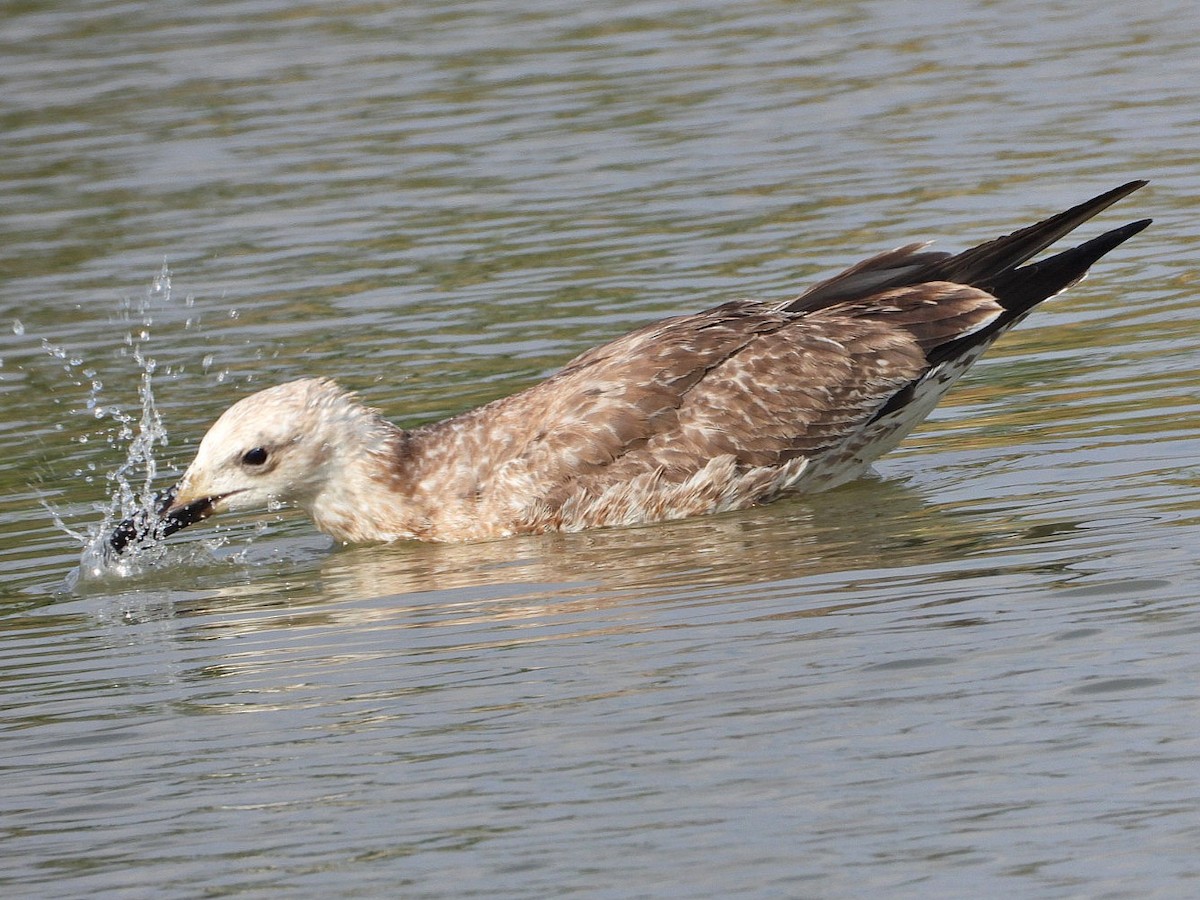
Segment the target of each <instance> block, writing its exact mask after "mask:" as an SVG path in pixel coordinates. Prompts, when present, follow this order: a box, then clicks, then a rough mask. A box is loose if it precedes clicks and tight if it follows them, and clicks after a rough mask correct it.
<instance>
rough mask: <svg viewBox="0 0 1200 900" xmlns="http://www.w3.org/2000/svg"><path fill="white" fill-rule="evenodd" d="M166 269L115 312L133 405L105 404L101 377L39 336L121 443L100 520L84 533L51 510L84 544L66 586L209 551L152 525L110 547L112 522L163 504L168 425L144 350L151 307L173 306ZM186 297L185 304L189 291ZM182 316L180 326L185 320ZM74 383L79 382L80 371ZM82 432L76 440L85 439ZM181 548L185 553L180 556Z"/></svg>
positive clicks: (142, 516) (142, 515)
mask: <svg viewBox="0 0 1200 900" xmlns="http://www.w3.org/2000/svg"><path fill="white" fill-rule="evenodd" d="M171 302H172V301H171V272H170V270H169V268H168V267H167V265H166V263H164V264H163V267H162V269H161V271H160V272H159V273H158V274H157V275H156V276H155V277H154V279H153V281H152V282H151V284H150V286H149V289H148V290H147V291H146V292H145V294H143V295H142V296H140V297H138V298H137V299H136V300H132V299H126V300H125V301H124V303H123V304H122V306H121V308H120V311H119V319H118V321H120V322H123V323H125V324H127V325H128V330H127V331H126V334H125V340H124V347H123V348H122V352H121V356H123V357H125V358H128V359H129V360H130V361H131V362H132V364H133V365H134V366H135V367H136V369H137V371H138V372H139V378H138V401H139V405H138V407H137V409H136V410H135V411H133V412H128V411H126V410H123V409H121V407H119V406H117V405H115V404H111V403H105V402H104V400H103V391H104V384H103V382H102V381H101V380H100V379H99V378H98V377H97V373H96V371H95V370H94V369H91V368H83V360H82V359H80V358H76V357H71V356H70V355H69V354H68V353H67V352H66V351H64V350H63V349H62V348H60V347H56V346H54V345H52V344H49V343H48V342H43V348H44V349H45V350H46V352H47V353H49V354H50V355H51V356H53V357H55V358H57V359H60V360H62V361H63V365H64V367H65V368H66V369H67V371H68V372H69V373H71V374H72V375H73V376H82V377H83V378H84V379H87V381H86V385H87V391H88V393H87V401H86V404H85V409H86V411H89V412H90V413H91V415H92V416H93V417H94V418H95V419H96V420H98V421H100V422H104V423H107V426H108V429H107V431H108V439H109V443H110V444H112V445H113V446H114V447H119V446H122V445H123V446H124V449H125V459H124V461H123V462H122V463H121V464H120V465H119V466H117V467H116V468H115V469H113V470H112V471H111V472H109V473H108V474H107V475H106V476H105V478H106V480H107V482H108V503H107V505H102V506H101V507H99V509H98V511H101V512H102V513H103V518H102V521H101V522H99V523H98V524H94V525H92V526H91V527H90V528H89V529H88V533H87V534H82V533H80V532H79V531H77V530H75V529H73V528H71V527H69V526H68V525H67V524H66V523H65V522H64V521H63V520H62V517H61V516H60V515H59V514H58V513H57V511H55V510H53V509H51V510H50V513H51V516H52V518H53V519H54V522H55V524H56V525H57V526H58V527H59V528H60V529H61V530H62V531H64V532H65V533H66V534H68V535H70V536H71V537H72V538H73V539H75V540H76V541H78V542H79V543H80V544H82V546H83V551H82V554H81V557H80V562H79V567H78V569H76V570H74V571H73V572H72V573H71V575H70V576H68V579H67V584H68V587H71V588H73V587H75V586H76V585H77V584H78V583H79V582H80V581H85V580H86V581H90V580H96V579H108V578H126V577H130V576H135V575H140V574H144V573H145V572H148V571H150V570H151V569H153V568H156V567H158V566H160V565H161V564H162V562H163V561H164V559H165V558H166V557H167V556H168V554H170V556H171V561H172V562H173V563H174V562H180V561H183V562H195V561H196V560H195V559H194V557H196V556H197V554H201V555H207V554H208V553H209V549H210V548H209V547H207V546H205V545H203V544H193V545H189V546H188V547H186V548H172V549H171V550H170V551H168V549H167V547H166V546H165V545H164V544H163V543H162V542H161V541H160V540H156V539H155V537H156V536H155V534H154V529H153V528H147V529H145V533H144V534H142V533H139V535H138V539H137V540H136V541H134V542H132V543H131V545H130V546H129V547H128V548H127V549H126V550H125V552H123V553H117V552H116V551H114V549H113V544H112V541H111V540H110V538H111V535H112V534H113V530H114V528H115V527H116V525H117V523H120V522H126V521H130V520H136V521H140V522H152V521H154V520H155V519H156V518H157V512H158V510H159V507H160V506H161V495H160V494H159V493H158V492H156V491H155V489H154V483H155V481H156V480H157V477H158V474H159V460H158V457H157V456H156V452H157V451H158V450H159V449H160V448H162V447H166V446H167V444H168V434H167V429H166V427H165V426H164V424H163V420H162V416H161V415H160V414H159V411H158V406H157V404H156V403H155V399H154V384H155V376H156V374H157V372H158V368H159V366H158V362H157V360H156V359H155V358H154V357H153V356H151V355H150V352H149V344H150V340H151V333H152V326H153V325H154V320H155V316H156V314H158V313H159V312H164V311H167V310H169V309H171ZM185 304H186V305H187V306H189V307H190V305H191V298H190V297H189V298H188V299H187V300H186V301H185ZM191 325H192V320H191V319H188V320H187V323H186V324H185V326H184V327H185V328H186V327H191ZM75 383H76V384H78V385H79V386H81V387H82V386H84V384H85V382H84V381H83V380H82V379H79V378H78V377H76V378H75ZM87 439H88V437H87V436H86V435H84V436H81V437H80V438H79V440H81V441H86V440H87ZM181 554H186V556H187V557H188V558H187V559H181V558H180V555H181Z"/></svg>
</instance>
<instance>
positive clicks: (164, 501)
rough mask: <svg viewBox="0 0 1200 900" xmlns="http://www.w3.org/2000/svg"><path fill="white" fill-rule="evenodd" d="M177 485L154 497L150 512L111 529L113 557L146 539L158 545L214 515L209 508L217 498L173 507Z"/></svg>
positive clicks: (192, 501) (135, 516)
mask: <svg viewBox="0 0 1200 900" xmlns="http://www.w3.org/2000/svg"><path fill="white" fill-rule="evenodd" d="M178 492H179V487H178V485H177V486H175V487H172V488H168V489H167V490H165V491H160V492H159V493H157V494H155V496H154V508H153V510H151V511H149V512H147V511H146V510H141V511H139V512H136V513H134V514H133V515H132V516H130V517H129V518H128V519H126V520H125V521H124V522H122V523H121V524H120V525H118V526H117V527H116V528H114V529H113V532H112V534H111V535H109V538H108V545H109V547H111V548H112V549H113V551H115V552H116V553H124V552H125V549H126V548H127V547H128V546H129V545H130V544H139V543H142V542H143V541H146V540H147V539H149V540H152V541H161V540H162V539H163V538H165V537H167V536H168V535H172V534H174V533H175V532H177V531H179V530H180V529H181V528H187V527H188V526H189V525H195V524H196V523H197V522H200V521H203V520H204V519H207V518H208V517H209V516H211V515H212V514H213V512H215V510H214V509H213V504H214V503H215V502H216V501H217V500H219V499H220V498H219V497H201V498H200V499H199V500H191V501H188V502H185V503H182V504H180V503H177V502H176V499H175V498H176V495H177V494H178Z"/></svg>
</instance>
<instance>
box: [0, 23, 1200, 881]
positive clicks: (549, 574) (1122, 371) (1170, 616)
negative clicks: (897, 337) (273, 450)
mask: <svg viewBox="0 0 1200 900" xmlns="http://www.w3.org/2000/svg"><path fill="white" fill-rule="evenodd" d="M1198 43H1200V13H1197V12H1196V10H1194V9H1193V7H1192V5H1190V4H1185V3H1171V2H1165V0H1164V2H1150V3H1142V4H1138V5H1137V6H1136V8H1135V7H1134V5H1133V4H1124V5H1118V4H1101V5H1099V6H1097V5H1090V6H1088V7H1087V8H1086V10H1084V8H1083V7H1082V6H1080V5H1079V4H1075V3H1070V2H1050V3H1031V2H1020V0H1000V2H970V3H953V4H952V3H938V2H935V3H932V4H931V3H928V2H923V3H920V4H918V3H909V2H897V3H876V4H850V5H847V4H841V3H807V4H787V3H778V2H749V3H738V4H722V3H712V2H692V3H689V2H681V0H661V2H654V0H639V2H617V0H604V2H598V3H591V4H588V5H586V6H581V7H579V8H577V9H571V8H569V7H565V6H564V5H563V4H560V3H549V2H526V3H518V4H489V3H478V2H448V3H441V4H436V5H428V4H426V5H417V6H415V7H414V6H412V5H405V4H400V5H396V4H374V3H356V4H350V5H343V6H339V7H338V8H337V9H336V10H334V9H333V8H332V7H330V6H328V5H327V4H313V3H303V2H300V3H280V2H276V0H248V2H207V3H199V4H190V5H180V4H162V3H157V4H155V3H144V2H127V3H115V2H112V0H94V2H80V3H76V4H72V8H71V9H70V10H60V9H58V8H57V7H56V6H55V5H53V4H40V3H32V2H31V3H23V4H18V5H16V6H14V7H13V8H12V9H11V10H9V11H8V12H6V14H5V16H4V20H3V23H2V24H0V81H2V83H3V85H4V90H3V91H2V92H0V125H2V133H3V135H4V139H3V140H2V141H0V185H2V187H3V192H4V196H5V198H6V199H5V203H4V204H3V206H2V208H0V238H2V240H0V273H2V275H3V281H2V282H0V284H2V287H0V360H2V363H0V449H2V452H0V485H2V486H3V491H2V492H0V494H2V496H0V603H2V604H3V611H4V618H3V620H2V623H3V626H4V627H3V629H2V633H3V637H2V638H0V673H2V676H3V682H2V684H3V688H2V693H0V710H2V712H3V726H2V727H3V729H4V732H3V733H4V751H5V752H4V754H3V759H2V760H0V775H2V780H3V784H4V785H5V787H4V789H3V791H2V792H0V834H3V836H4V842H5V853H4V855H3V859H4V861H3V862H2V863H0V886H3V889H4V891H5V894H6V896H8V895H11V896H47V895H54V896H63V897H66V896H78V897H87V896H98V895H107V896H112V895H120V896H156V897H195V896H200V895H206V896H239V895H249V896H253V895H263V896H266V895H271V896H278V895H280V894H284V895H286V896H290V897H339V896H347V897H348V896H376V895H378V896H396V895H402V896H489V897H490V896H560V895H569V894H576V895H598V896H697V895H708V896H722V897H724V896H821V897H835V896H844V897H851V896H862V895H863V894H864V893H867V892H877V893H885V894H887V895H890V896H912V895H921V896H945V897H958V896H964V895H967V894H969V893H972V892H974V893H978V894H984V895H993V894H1000V893H1001V892H1006V893H1015V894H1018V895H1020V896H1047V897H1075V896H1086V897H1103V896H1130V895H1137V896H1191V895H1192V894H1194V893H1195V891H1196V889H1197V885H1196V882H1197V878H1198V875H1200V867H1198V866H1197V864H1196V861H1195V847H1196V845H1197V841H1198V840H1200V788H1198V786H1197V781H1196V771H1197V761H1198V759H1200V739H1198V737H1197V726H1196V720H1197V717H1196V711H1197V709H1198V708H1200V692H1198V689H1197V685H1198V684H1200V663H1198V662H1197V659H1198V656H1197V653H1196V651H1195V644H1196V638H1197V635H1198V634H1200V608H1198V607H1197V602H1196V596H1197V591H1196V587H1197V583H1198V581H1200V579H1198V578H1197V571H1196V564H1195V550H1194V548H1195V547H1196V546H1197V543H1198V539H1200V528H1198V523H1197V517H1198V511H1200V486H1198V485H1200V471H1198V469H1197V464H1196V459H1197V450H1198V449H1200V441H1198V440H1197V427H1196V425H1197V400H1196V397H1197V396H1198V388H1200V375H1198V372H1197V368H1198V363H1200V358H1198V356H1197V352H1196V350H1195V348H1196V347H1197V345H1198V343H1200V318H1198V317H1197V315H1196V312H1195V300H1194V290H1195V282H1196V275H1195V266H1194V263H1193V260H1194V259H1195V256H1196V253H1197V250H1198V242H1197V234H1198V233H1200V229H1198V228H1197V224H1196V217H1195V214H1194V211H1193V209H1192V207H1193V206H1194V204H1193V202H1192V201H1193V198H1194V197H1195V196H1197V194H1198V193H1200V178H1198V177H1197V175H1196V172H1197V171H1198V163H1200V151H1197V147H1198V146H1200V141H1198V139H1200V125H1198V123H1197V118H1196V114H1195V110H1196V108H1197V106H1196V104H1197V100H1198V99H1200V98H1198V97H1197V88H1196V85H1197V84H1200V78H1198V75H1200V63H1197V61H1196V56H1195V49H1194V48H1195V47H1196V46H1197V44H1198ZM1135 177H1147V178H1151V179H1152V180H1153V184H1152V186H1151V187H1150V188H1149V189H1147V190H1145V191H1143V192H1140V193H1139V194H1137V195H1136V196H1135V197H1133V198H1131V199H1130V200H1128V201H1126V202H1125V203H1123V204H1122V205H1121V207H1120V208H1119V211H1118V210H1114V211H1113V212H1111V213H1108V214H1106V215H1105V222H1106V223H1109V224H1119V223H1120V222H1124V221H1128V220H1132V219H1136V218H1141V217H1143V216H1147V215H1149V216H1153V217H1154V218H1155V220H1156V221H1155V225H1154V226H1153V228H1152V229H1151V230H1149V231H1147V232H1145V233H1144V234H1143V235H1140V236H1139V237H1138V238H1137V239H1135V240H1134V241H1133V242H1131V243H1130V244H1128V245H1126V246H1124V247H1122V248H1121V249H1120V250H1119V251H1117V252H1116V253H1114V254H1113V255H1112V257H1111V258H1109V259H1106V260H1105V261H1103V262H1102V263H1101V264H1100V265H1099V266H1098V267H1097V268H1096V271H1095V272H1094V274H1093V275H1092V277H1091V278H1090V279H1089V280H1088V281H1087V282H1086V283H1085V284H1083V285H1081V286H1080V287H1078V288H1076V289H1075V290H1073V291H1072V292H1071V293H1070V294H1069V295H1067V296H1065V297H1064V298H1062V299H1060V300H1057V301H1055V302H1054V303H1053V304H1052V305H1051V306H1050V307H1049V308H1047V309H1045V310H1043V311H1040V312H1039V313H1038V314H1037V315H1036V316H1035V317H1034V318H1033V319H1031V320H1030V321H1029V322H1028V323H1027V324H1026V325H1025V326H1023V327H1022V328H1021V329H1020V330H1018V331H1017V332H1015V333H1013V334H1012V335H1010V336H1008V337H1007V338H1006V339H1005V340H1004V341H1003V342H1002V343H1001V345H1000V346H998V347H996V348H995V349H994V350H993V351H992V352H991V353H990V354H989V356H988V357H987V359H985V361H984V362H983V363H982V364H980V366H979V367H978V369H977V370H976V372H975V373H974V374H973V376H972V377H971V378H970V379H969V380H968V381H966V382H964V383H963V384H962V385H961V386H960V387H959V388H958V389H957V390H956V391H955V393H954V394H953V395H952V397H951V398H949V400H948V401H947V402H946V403H945V404H944V405H943V406H942V407H941V408H940V409H939V410H938V411H937V412H936V413H935V415H934V416H933V417H932V418H931V420H930V422H929V423H928V424H927V425H926V426H924V427H923V428H922V429H921V430H920V431H918V432H917V433H916V434H914V435H913V436H912V437H911V438H910V439H909V440H908V441H907V442H906V443H905V444H904V445H903V447H901V448H900V450H898V451H897V452H895V453H893V454H891V455H890V456H889V457H888V458H887V459H886V460H885V461H883V463H882V464H881V465H880V466H879V474H878V478H876V479H868V480H865V481H863V482H861V483H858V484H854V485H849V486H847V487H846V488H844V489H841V490H839V491H836V492H833V493H831V494H829V495H826V496H822V497H820V498H817V499H815V500H814V501H811V502H804V501H799V500H797V501H789V502H784V503H779V504H776V505H774V506H770V507H767V508H764V509H758V510H752V511H747V512H744V513H738V514H734V515H727V516H720V517H714V518H711V519H703V520H696V521H689V522H681V523H674V524H669V525H663V526H653V527H646V528H637V529H625V530H613V531H604V532H594V533H590V534H582V535H571V536H548V537H544V538H528V539H519V540H511V541H502V542H495V543H490V544H484V545H476V546H469V547H453V546H451V547H441V546H422V545H415V546H395V547H358V548H333V547H331V546H330V544H329V542H328V541H327V540H326V539H325V538H323V537H321V536H320V535H318V534H316V533H315V532H313V530H312V529H311V527H310V526H309V525H307V524H306V523H305V522H303V521H298V520H294V519H285V520H277V519H275V518H274V517H262V518H259V519H252V520H249V521H242V522H230V523H226V525H225V526H224V528H223V529H222V530H220V531H216V532H214V530H213V529H194V530H193V531H192V532H191V533H185V534H182V535H179V538H181V539H182V540H180V541H179V542H178V544H179V545H180V546H186V547H192V548H193V549H194V550H195V551H196V552H195V553H194V554H193V555H192V556H191V557H190V559H189V561H186V562H185V561H180V562H179V563H178V564H177V565H173V566H167V567H164V568H162V569H159V570H155V571H154V572H152V573H150V574H149V575H147V576H144V577H141V578H136V579H124V580H122V579H111V580H109V581H103V582H85V583H83V584H81V585H80V586H78V587H77V588H76V589H75V590H73V591H72V590H68V589H66V588H65V587H64V583H65V579H66V578H67V576H68V573H69V572H70V571H71V569H72V568H73V567H75V566H76V565H77V563H78V558H79V548H78V545H77V544H76V543H75V542H73V541H72V540H71V539H70V538H69V537H67V536H66V535H65V534H64V533H63V532H62V531H61V530H60V529H59V528H57V527H56V526H55V524H54V523H53V521H52V518H51V515H50V513H49V512H48V511H47V509H46V506H45V505H44V504H45V503H49V504H51V505H52V506H53V507H54V508H55V509H56V510H57V511H58V513H59V514H60V515H61V516H62V518H63V519H64V521H65V522H67V523H68V524H69V525H71V526H72V527H74V528H76V529H85V528H86V527H87V525H88V524H89V523H93V522H95V521H97V519H98V518H99V516H100V510H101V508H103V507H104V506H106V500H107V496H108V493H109V491H110V489H111V485H110V484H109V483H108V482H107V481H106V479H105V474H106V473H109V472H112V471H114V470H115V469H116V468H117V467H118V466H119V465H120V464H121V463H122V461H123V460H124V458H125V450H124V446H123V443H122V441H121V440H119V439H118V434H117V433H118V432H119V431H120V427H119V423H118V420H117V419H115V418H114V417H113V415H106V416H105V417H103V418H100V419H97V418H96V416H95V414H94V409H89V408H88V403H89V401H90V400H95V401H96V402H97V403H98V405H100V406H101V407H102V408H103V407H109V406H115V407H117V408H119V409H120V410H121V414H123V415H132V416H136V415H138V414H140V409H139V400H138V385H139V381H140V379H141V377H142V374H143V368H142V366H141V364H140V363H138V361H137V360H136V359H134V358H133V355H132V345H133V344H137V345H138V346H139V347H140V348H141V350H142V351H143V352H144V353H145V354H146V355H147V356H149V357H151V358H153V359H154V360H155V363H156V368H155V374H154V393H155V397H156V400H157V403H158V409H159V412H160V413H161V415H162V417H163V420H164V422H165V423H166V426H167V429H168V432H169V436H170V438H169V441H170V442H169V444H168V445H167V446H166V447H161V448H159V454H160V455H159V462H160V465H161V470H162V473H163V479H164V480H169V479H170V477H171V475H172V474H177V473H178V471H179V469H180V468H181V467H182V466H183V465H185V464H186V462H187V461H188V459H189V457H190V453H191V450H192V448H194V445H195V443H196V441H197V440H198V439H199V437H200V436H201V434H202V433H203V430H204V428H205V427H206V425H207V424H208V423H209V422H210V421H211V420H212V419H213V418H214V417H215V416H216V415H218V414H219V413H220V411H221V410H223V409H224V408H225V407H226V406H228V405H229V404H230V403H231V402H232V401H233V400H235V399H236V398H238V397H241V396H244V395H245V394H246V393H247V392H249V391H250V390H252V389H254V388H256V387H258V386H265V385H267V384H273V383H276V382H279V381H283V380H286V379H289V378H293V377H296V376H299V375H302V374H323V375H330V376H334V377H336V378H338V379H339V380H340V381H341V382H342V383H344V384H346V385H347V386H349V387H352V388H354V389H356V390H359V391H361V392H362V394H363V395H364V397H365V398H366V399H367V400H368V402H370V403H371V404H372V405H375V406H378V407H380V408H381V409H383V410H384V411H385V412H386V413H387V414H388V415H389V416H390V417H391V418H392V419H394V420H395V421H397V422H399V423H401V424H416V423H419V422H424V421H428V420H430V419H434V418H437V417H440V416H443V415H448V414H451V413H454V412H457V411H459V410H461V409H463V408H465V407H466V406H469V405H471V404H474V403H481V402H485V401H487V400H490V399H493V398H495V397H498V396H501V395H503V394H505V393H507V392H510V391H512V390H516V389H519V388H520V387H522V386H525V385H527V384H529V383H531V382H532V381H534V380H536V379H537V378H538V377H540V376H542V375H544V374H546V373H548V372H550V371H552V370H553V369H554V367H555V366H557V365H559V364H561V363H562V362H563V361H565V360H566V359H567V358H569V357H570V356H571V355H573V354H574V353H576V352H578V351H580V350H582V349H584V348H586V347H588V346H590V345H592V344H594V343H596V342H598V341H600V340H603V339H605V338H608V337H612V336H614V335H616V334H618V333H620V332H622V331H624V330H627V329H629V328H631V327H633V326H635V325H638V324H641V323H643V322H647V321H650V320H652V319H654V318H656V317H658V316H662V315H666V314H669V313H673V312H677V311H687V310H696V309H700V308H703V307H705V306H707V305H712V304H715V303H717V302H721V301H723V300H725V299H729V298H730V297H735V296H745V295H758V296H766V297H785V296H788V295H790V294H793V293H795V292H797V291H798V290H799V288H800V287H801V286H802V285H804V284H806V283H811V282H812V281H813V280H814V279H816V278H818V277H821V276H822V275H824V274H827V273H828V272H829V271H830V270H832V269H836V268H837V267H839V266H844V265H846V264H849V263H852V262H855V261H857V260H858V259H859V258H861V257H862V256H864V255H866V254H867V253H871V252H876V251H879V250H882V249H886V248H889V247H892V246H895V245H898V244H901V243H904V242H907V241H909V240H913V239H920V238H937V239H938V240H939V241H940V244H941V246H943V247H947V248H950V249H954V248H958V247H962V246H965V245H966V244H967V243H968V242H970V241H975V240H980V239H984V238H989V237H992V236H994V235H996V234H1000V233H1004V232H1007V231H1010V230H1012V229H1013V228H1015V227H1018V226H1020V225H1024V224H1026V223H1028V222H1030V221H1033V220H1034V219H1035V218H1037V217H1039V216H1042V215H1045V214H1048V213H1051V212H1054V211H1057V210H1058V209H1059V208H1063V207H1065V206H1067V205H1069V204H1072V203H1074V202H1077V201H1079V200H1081V199H1084V198H1085V197H1087V196H1090V195H1092V194H1094V193H1098V192H1099V191H1101V190H1104V189H1106V188H1108V187H1111V186H1113V185H1115V184H1118V183H1121V182H1123V181H1126V180H1128V179H1130V178H1135ZM1122 217H1124V218H1122ZM1089 233H1094V231H1093V232H1089ZM164 261H165V262H166V264H167V265H168V267H169V272H170V281H171V290H170V292H169V297H168V296H162V295H161V294H162V292H159V295H157V296H155V295H153V293H152V292H151V285H152V284H153V282H154V280H155V278H156V277H158V276H160V273H161V271H162V268H163V264H164ZM145 300H150V301H153V302H149V303H148V304H143V301H145ZM142 305H147V311H146V312H143V311H142V310H141V306H142ZM147 318H148V319H149V324H147ZM143 332H145V333H144V334H143ZM93 382H99V383H100V385H99V386H98V387H97V386H96V385H95V384H94V383H93ZM214 533H217V534H220V535H221V536H222V540H223V541H224V542H225V543H224V544H223V546H221V547H219V548H218V549H217V550H215V551H213V554H212V555H210V556H207V557H206V556H205V554H204V553H203V552H202V545H203V543H204V542H206V541H208V540H209V539H211V538H212V536H213V534H214Z"/></svg>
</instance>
